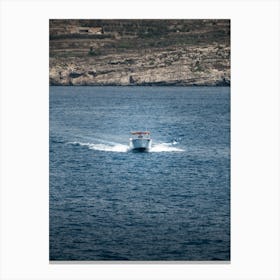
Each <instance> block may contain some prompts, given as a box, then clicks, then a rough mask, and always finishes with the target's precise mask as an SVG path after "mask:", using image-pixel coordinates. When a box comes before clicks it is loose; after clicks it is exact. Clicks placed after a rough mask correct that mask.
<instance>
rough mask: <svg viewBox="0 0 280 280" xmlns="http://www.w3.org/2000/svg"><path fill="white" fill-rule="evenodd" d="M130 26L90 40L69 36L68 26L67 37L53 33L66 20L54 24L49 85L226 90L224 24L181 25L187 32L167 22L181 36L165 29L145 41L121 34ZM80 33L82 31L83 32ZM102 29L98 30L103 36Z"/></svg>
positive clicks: (226, 38) (227, 57)
mask: <svg viewBox="0 0 280 280" xmlns="http://www.w3.org/2000/svg"><path fill="white" fill-rule="evenodd" d="M81 23H84V22H71V26H77V25H78V24H81ZM97 23H99V22H92V21H90V22H89V23H87V24H92V25H93V24H97ZM117 23H118V22H117ZM130 23H131V21H129V22H123V23H122V24H123V25H122V26H120V27H119V29H118V32H119V33H118V34H116V33H114V32H111V33H110V32H107V33H106V29H105V34H98V35H95V37H94V36H93V35H83V34H76V35H75V34H74V35H73V34H72V35H71V34H70V35H71V36H70V35H69V34H68V33H69V31H68V30H69V28H68V29H65V30H66V31H65V30H64V29H62V31H63V32H64V33H65V34H64V33H63V34H61V35H59V34H58V35H57V34H56V33H55V31H56V32H58V31H59V30H60V29H58V27H57V26H60V25H61V26H63V28H64V27H65V26H67V24H69V22H68V21H67V22H66V23H64V22H61V21H57V22H54V23H53V25H54V27H53V29H50V31H51V33H50V35H52V36H51V37H50V38H51V39H50V59H49V84H50V85H51V86H61V85H62V86H72V85H73V86H83V85H85V86H106V85H107V86H230V44H229V36H228V35H227V32H228V28H229V26H228V22H227V21H221V22H219V21H217V22H215V21H206V22H197V21H184V22H183V23H184V24H185V25H184V26H185V27H184V28H187V27H188V29H186V30H184V29H183V27H182V21H178V22H177V21H175V22H171V24H172V25H170V26H171V27H172V28H173V27H174V28H175V27H176V28H179V27H180V25H178V24H181V31H180V32H178V30H175V31H174V30H173V29H172V30H171V29H170V28H171V27H170V26H169V29H170V30H169V29H168V31H166V33H164V32H163V35H162V34H161V35H160V36H158V35H157V36H155V37H153V36H152V37H147V38H146V37H145V36H146V33H144V35H145V36H144V35H143V34H142V35H141V34H140V35H139V34H138V35H133V36H132V35H129V34H128V35H127V34H124V35H123V32H124V31H126V32H128V27H124V26H129V25H128V24H130ZM132 23H133V24H134V22H132ZM167 23H169V22H167ZM214 23H215V24H216V25H214ZM100 24H102V26H105V27H106V24H109V23H108V22H107V21H101V22H100ZM110 24H111V23H110ZM114 24H116V23H115V22H114ZM125 24H126V25H125ZM139 24H140V25H139V26H140V27H138V28H141V26H142V27H143V26H144V24H146V22H144V21H143V22H140V23H139ZM141 24H142V25H141ZM176 24H177V25H176ZM217 24H220V26H219V25H217ZM108 26H111V28H112V30H113V31H114V30H115V29H116V27H115V25H113V23H112V24H111V25H108ZM147 26H148V27H150V26H154V28H155V30H156V31H158V29H159V28H160V27H159V24H158V22H151V23H149V25H148V24H147ZM192 26H193V30H192V29H191V28H192ZM72 28H73V27H72ZM107 29H108V27H107ZM57 30H58V31H57ZM84 30H85V29H82V31H83V32H84ZM94 30H95V29H94ZM94 30H93V32H94ZM98 30H99V29H98ZM100 30H101V29H100ZM100 30H99V31H98V32H101V31H100ZM145 30H150V29H145ZM74 31H75V30H74ZM183 31H186V32H183ZM67 32H68V33H67ZM75 32H78V31H75ZM102 32H103V29H102ZM154 32H155V31H154ZM219 32H220V33H219ZM67 34H68V35H67ZM120 34H122V35H120ZM217 34H218V35H217ZM220 34H222V35H220ZM66 35H67V36H68V37H67V36H66ZM59 36H60V37H59ZM96 36H97V37H96ZM102 36H103V37H102ZM143 36H144V37H143ZM190 38H191V41H190ZM201 38H202V39H201ZM182 40H183V41H182ZM184 42H186V43H184ZM190 42H191V43H190ZM161 45H166V46H163V47H162V46H161Z"/></svg>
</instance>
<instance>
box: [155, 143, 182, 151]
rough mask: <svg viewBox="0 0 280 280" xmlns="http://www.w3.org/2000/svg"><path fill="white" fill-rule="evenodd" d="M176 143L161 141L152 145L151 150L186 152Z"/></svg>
mask: <svg viewBox="0 0 280 280" xmlns="http://www.w3.org/2000/svg"><path fill="white" fill-rule="evenodd" d="M175 144H177V142H176V143H160V144H155V145H153V146H152V148H151V150H150V152H152V153H161V152H184V151H185V150H183V149H181V148H177V147H174V145H175Z"/></svg>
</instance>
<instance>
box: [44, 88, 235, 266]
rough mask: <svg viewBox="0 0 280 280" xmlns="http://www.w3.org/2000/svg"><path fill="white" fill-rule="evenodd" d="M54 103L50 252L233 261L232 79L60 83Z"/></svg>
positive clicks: (69, 256) (53, 256)
mask: <svg viewBox="0 0 280 280" xmlns="http://www.w3.org/2000/svg"><path fill="white" fill-rule="evenodd" d="M49 106H50V128H49V129H50V146H49V158H50V189H49V210H50V211H49V218H50V231H49V237H50V240H49V241H50V260H65V261H67V260H80V261H82V260H86V261H99V260H111V261H113V260H134V261H151V260H157V261H160V260H170V261H176V260H181V261H211V260H226V261H227V260H230V89H229V88H228V87H84V86H82V87H75V86H71V87H50V103H49ZM135 130H149V131H150V132H151V137H152V139H153V145H152V149H151V150H150V152H148V153H134V152H132V151H130V149H129V137H130V135H129V133H130V131H135Z"/></svg>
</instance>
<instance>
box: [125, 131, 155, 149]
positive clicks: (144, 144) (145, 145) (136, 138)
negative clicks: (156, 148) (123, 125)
mask: <svg viewBox="0 0 280 280" xmlns="http://www.w3.org/2000/svg"><path fill="white" fill-rule="evenodd" d="M131 135H132V137H131V138H130V139H129V146H130V148H131V149H132V150H134V151H140V152H148V151H149V150H150V149H151V147H152V139H151V137H150V136H151V133H150V132H149V131H132V132H131Z"/></svg>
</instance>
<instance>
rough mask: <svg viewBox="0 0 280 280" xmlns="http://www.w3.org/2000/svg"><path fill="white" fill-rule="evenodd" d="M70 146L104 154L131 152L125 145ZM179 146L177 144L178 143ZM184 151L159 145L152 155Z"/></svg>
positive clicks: (89, 144) (152, 150) (170, 146)
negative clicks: (84, 147)
mask: <svg viewBox="0 0 280 280" xmlns="http://www.w3.org/2000/svg"><path fill="white" fill-rule="evenodd" d="M69 144H72V145H76V146H86V147H88V148H89V149H90V150H96V151H104V152H115V153H127V152H129V151H131V148H130V147H129V145H124V144H117V143H114V144H94V143H82V142H69ZM176 144H177V143H176ZM183 151H184V150H183V149H180V148H177V147H174V143H159V144H154V145H152V148H151V149H150V151H149V152H150V153H161V152H183Z"/></svg>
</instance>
